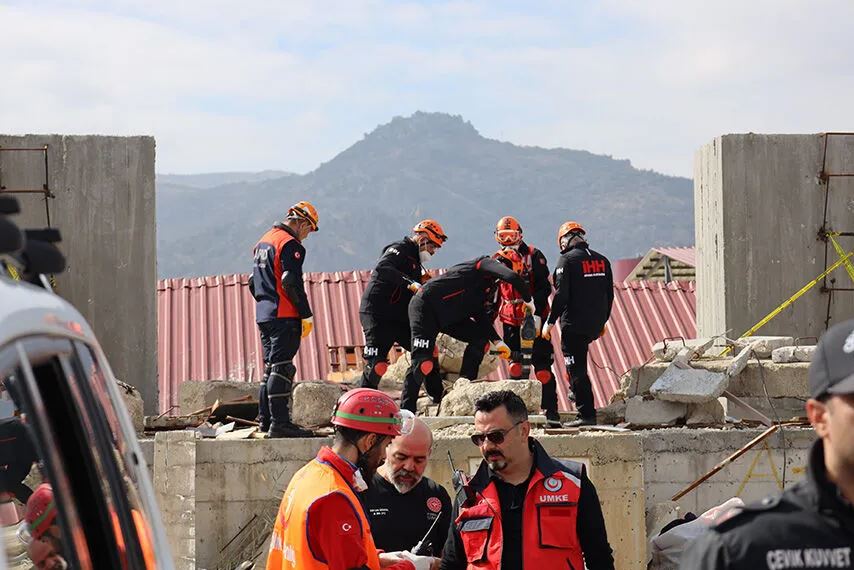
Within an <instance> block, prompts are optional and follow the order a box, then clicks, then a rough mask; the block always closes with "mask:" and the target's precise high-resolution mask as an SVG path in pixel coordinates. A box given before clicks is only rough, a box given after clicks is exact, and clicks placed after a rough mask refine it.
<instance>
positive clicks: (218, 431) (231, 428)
mask: <svg viewBox="0 0 854 570" xmlns="http://www.w3.org/2000/svg"><path fill="white" fill-rule="evenodd" d="M230 431H234V422H230V423H227V424H224V425H221V426H219V427H218V428H216V436H217V437H219V436H221V435H222V434H224V433H228V432H230Z"/></svg>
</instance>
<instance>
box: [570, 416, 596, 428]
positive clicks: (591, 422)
mask: <svg viewBox="0 0 854 570" xmlns="http://www.w3.org/2000/svg"><path fill="white" fill-rule="evenodd" d="M595 425H596V418H578V419H577V420H572V421H571V422H567V423H565V424H564V427H581V426H595Z"/></svg>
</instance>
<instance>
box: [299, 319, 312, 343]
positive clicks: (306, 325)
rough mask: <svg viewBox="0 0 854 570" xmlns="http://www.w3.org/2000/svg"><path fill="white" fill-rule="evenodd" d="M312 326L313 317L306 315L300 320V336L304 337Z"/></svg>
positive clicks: (308, 333) (309, 332)
mask: <svg viewBox="0 0 854 570" xmlns="http://www.w3.org/2000/svg"><path fill="white" fill-rule="evenodd" d="M313 328H314V317H308V318H307V319H303V320H302V333H301V335H300V336H301V338H305V337H307V336H308V335H310V334H311V331H312V329H313Z"/></svg>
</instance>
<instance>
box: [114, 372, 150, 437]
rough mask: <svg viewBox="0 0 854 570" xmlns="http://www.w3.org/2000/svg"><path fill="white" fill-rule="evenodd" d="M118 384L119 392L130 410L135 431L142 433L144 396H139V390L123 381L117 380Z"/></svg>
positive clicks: (129, 413)
mask: <svg viewBox="0 0 854 570" xmlns="http://www.w3.org/2000/svg"><path fill="white" fill-rule="evenodd" d="M116 384H118V385H119V392H121V394H122V400H124V402H125V407H126V408H127V409H128V415H129V416H130V421H131V423H132V424H133V429H134V430H136V433H142V430H143V422H144V421H145V413H144V412H143V402H142V396H140V395H139V390H137V389H136V388H134V387H133V386H131V385H130V384H125V383H124V382H122V381H121V380H116Z"/></svg>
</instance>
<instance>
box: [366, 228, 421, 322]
mask: <svg viewBox="0 0 854 570" xmlns="http://www.w3.org/2000/svg"><path fill="white" fill-rule="evenodd" d="M422 271H423V270H422V267H421V258H420V257H419V255H418V244H417V243H415V242H414V241H412V240H411V239H409V238H408V237H406V238H403V239H402V240H400V241H396V242H394V243H391V244H389V245H387V246H385V247H384V248H383V252H382V255H381V256H380V259H379V261H377V266H376V267H375V268H374V270H373V271H372V272H371V280H370V281H369V282H368V286H367V287H365V293H364V295H362V303H361V305H359V312H360V313H367V314H370V315H372V316H373V317H374V318H379V319H388V320H392V321H399V322H402V323H406V322H408V321H409V314H408V312H407V308H408V307H409V300H410V299H412V292H411V291H410V290H409V289H408V287H409V285H410V284H411V283H412V282H416V283H421V274H422Z"/></svg>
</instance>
